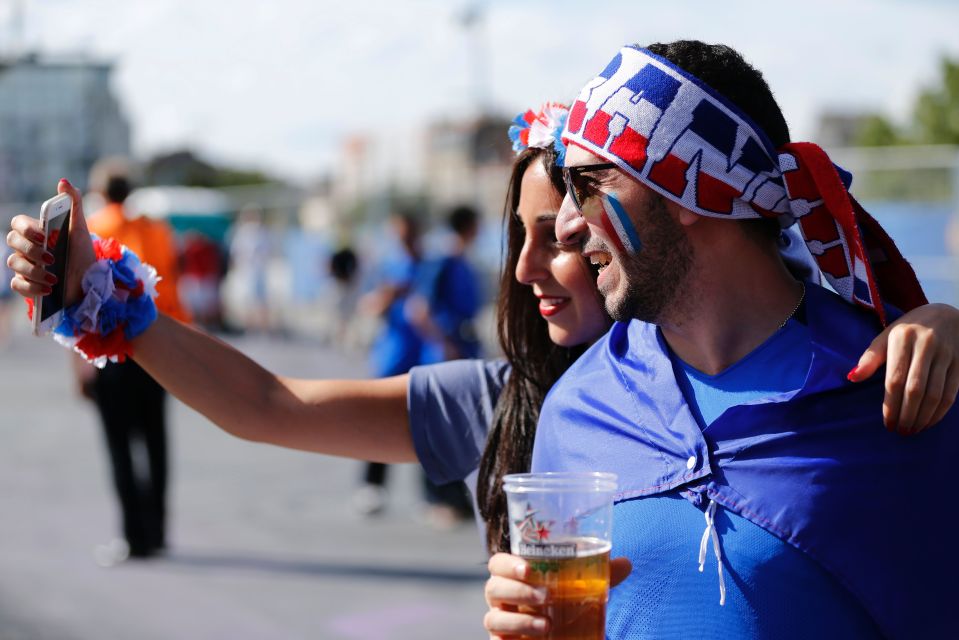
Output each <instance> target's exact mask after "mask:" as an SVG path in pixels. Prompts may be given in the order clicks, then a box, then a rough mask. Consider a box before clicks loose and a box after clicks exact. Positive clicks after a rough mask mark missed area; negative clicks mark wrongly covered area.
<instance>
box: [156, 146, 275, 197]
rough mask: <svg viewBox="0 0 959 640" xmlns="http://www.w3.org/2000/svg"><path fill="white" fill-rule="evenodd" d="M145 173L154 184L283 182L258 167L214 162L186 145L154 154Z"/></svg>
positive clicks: (189, 184)
mask: <svg viewBox="0 0 959 640" xmlns="http://www.w3.org/2000/svg"><path fill="white" fill-rule="evenodd" d="M144 173H145V178H146V182H147V184H153V185H181V186H186V187H213V188H217V187H236V186H246V185H262V184H282V181H281V180H279V179H277V178H274V177H272V176H270V175H267V174H265V173H263V172H261V171H256V170H248V169H238V168H235V167H225V166H215V165H213V164H211V163H210V162H207V161H206V160H203V159H201V158H199V157H198V156H197V155H196V154H194V153H193V152H192V151H189V150H185V149H184V150H180V151H174V152H171V153H166V154H162V155H158V156H156V157H154V158H153V159H152V160H150V161H149V162H148V163H147V165H146V167H145V170H144Z"/></svg>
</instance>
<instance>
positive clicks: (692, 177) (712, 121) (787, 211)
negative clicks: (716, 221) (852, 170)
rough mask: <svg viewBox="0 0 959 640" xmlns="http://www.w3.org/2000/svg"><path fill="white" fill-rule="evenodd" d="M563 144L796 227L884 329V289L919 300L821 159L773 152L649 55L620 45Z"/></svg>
mask: <svg viewBox="0 0 959 640" xmlns="http://www.w3.org/2000/svg"><path fill="white" fill-rule="evenodd" d="M562 139H563V142H565V143H566V144H573V145H576V146H579V147H581V148H583V149H585V150H587V151H589V152H591V153H593V154H595V155H597V156H599V157H601V158H604V159H606V160H608V161H609V162H612V163H615V164H616V165H617V166H618V167H619V168H620V169H622V170H623V171H624V172H626V173H627V174H628V175H630V176H632V177H633V178H635V179H636V180H638V181H639V182H641V183H642V184H643V185H645V186H647V187H649V188H650V189H653V190H654V191H656V192H658V193H660V194H661V195H663V196H664V197H666V198H669V199H670V200H673V201H674V202H676V203H678V204H679V205H680V206H682V207H684V208H686V209H689V210H690V211H693V212H694V213H698V214H700V215H704V216H710V217H715V218H726V219H744V218H763V217H768V218H776V219H778V220H779V221H780V223H781V224H782V226H783V227H787V226H790V225H791V224H793V223H794V222H798V223H799V226H800V229H801V231H802V236H803V239H804V241H805V243H806V246H807V247H808V249H809V251H810V252H811V253H812V254H813V256H814V257H815V259H816V262H817V264H818V265H819V268H820V270H821V271H822V273H823V275H824V276H825V277H826V279H827V280H828V281H829V284H830V285H831V286H832V287H833V289H835V290H836V292H838V293H839V294H840V295H842V296H843V297H844V298H846V299H847V300H849V301H851V302H854V303H856V304H859V305H861V306H864V307H866V308H869V309H871V310H873V311H874V312H875V313H877V314H878V315H879V318H880V320H881V321H882V322H883V323H885V321H886V320H885V311H884V309H883V306H882V299H881V298H880V290H881V291H882V296H883V298H885V299H886V300H887V301H888V302H890V303H892V304H894V305H896V306H897V307H899V308H900V309H902V310H903V311H906V310H909V309H912V308H914V307H916V306H919V305H921V304H925V303H926V298H925V295H924V294H923V292H922V288H921V287H920V286H919V282H918V280H917V279H916V276H915V273H914V272H913V270H912V267H910V266H909V264H908V263H907V262H906V261H905V260H904V259H903V257H902V255H901V254H900V253H899V250H898V249H897V248H896V246H895V244H894V243H893V242H892V240H891V239H890V238H889V236H888V235H887V234H886V233H885V232H884V231H883V229H882V228H881V227H880V226H879V224H878V223H877V222H876V221H875V220H874V219H873V218H872V217H871V216H870V215H869V214H868V213H866V211H865V210H864V209H863V208H862V206H860V205H859V203H858V202H856V200H855V199H854V198H853V197H852V196H851V195H850V194H849V191H848V187H849V184H850V181H851V176H850V175H849V174H848V173H847V172H845V171H842V170H841V169H839V168H838V167H836V166H835V165H834V164H833V163H832V162H831V161H830V160H829V157H828V156H827V155H826V152H825V151H823V150H822V149H821V148H820V147H819V146H818V145H815V144H812V143H790V144H786V145H783V146H782V147H780V148H779V149H775V148H774V147H773V145H772V143H771V142H770V141H769V138H768V137H767V136H766V134H765V133H764V132H763V131H762V129H760V128H759V127H758V126H757V125H756V124H755V123H753V122H752V120H751V119H750V118H749V117H748V116H746V115H745V114H744V113H742V112H741V111H740V110H739V109H738V108H737V107H736V106H735V105H733V104H732V103H730V102H729V101H728V100H726V99H725V98H724V97H723V96H721V95H720V94H719V93H717V92H716V91H714V90H713V89H711V88H710V87H709V86H708V85H706V84H705V83H704V82H703V81H701V80H699V79H698V78H696V77H695V76H692V75H691V74H689V73H688V72H686V71H684V70H682V69H680V68H678V67H676V66H675V65H673V64H672V63H671V62H669V61H668V60H665V59H664V58H661V57H659V56H657V55H655V54H653V53H651V52H650V51H647V50H646V49H642V48H639V47H634V46H627V47H623V48H622V49H621V50H620V51H619V53H617V54H616V57H614V58H613V60H612V61H611V62H610V63H609V64H608V65H607V66H606V68H605V69H604V70H603V71H602V73H600V74H599V75H598V76H597V77H596V78H595V79H593V80H592V81H590V82H589V83H588V84H587V85H586V86H585V87H584V88H583V90H582V91H581V92H580V94H579V97H578V98H577V99H576V101H575V102H574V103H573V106H572V108H571V109H570V114H569V117H568V119H567V121H566V128H565V130H564V131H563V134H562Z"/></svg>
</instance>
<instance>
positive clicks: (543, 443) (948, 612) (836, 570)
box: [532, 284, 959, 638]
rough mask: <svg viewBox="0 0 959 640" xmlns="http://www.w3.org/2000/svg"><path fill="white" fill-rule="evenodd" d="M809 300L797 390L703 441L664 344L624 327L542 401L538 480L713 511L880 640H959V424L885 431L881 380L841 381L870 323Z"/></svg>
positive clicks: (955, 420)
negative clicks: (763, 541)
mask: <svg viewBox="0 0 959 640" xmlns="http://www.w3.org/2000/svg"><path fill="white" fill-rule="evenodd" d="M806 286H807V294H806V318H807V322H808V324H809V330H810V338H811V342H812V361H811V364H810V369H809V373H808V375H807V377H806V381H805V383H804V385H803V387H802V389H800V390H799V391H798V392H793V393H790V394H785V395H780V396H776V397H771V398H765V399H763V400H760V401H757V402H754V403H750V404H747V405H740V406H736V407H732V408H731V409H729V410H727V411H726V412H725V413H724V414H722V415H721V416H720V417H719V418H717V419H716V421H715V422H713V423H712V424H710V425H709V427H707V428H706V429H700V427H699V425H698V423H697V422H696V420H695V418H694V417H693V415H692V413H691V412H690V409H689V407H688V406H687V404H686V401H685V399H684V397H683V394H682V391H681V390H680V388H679V386H678V385H677V383H676V377H675V374H674V371H673V365H672V361H671V359H670V357H669V352H668V348H667V346H666V344H665V343H664V341H663V338H662V335H661V333H660V332H659V331H658V330H657V329H656V327H655V326H653V325H650V324H647V323H643V322H638V321H632V322H628V323H617V324H615V325H614V326H613V328H612V330H611V331H610V333H609V334H607V335H606V336H605V337H604V338H603V339H602V340H600V341H599V342H598V343H597V344H595V345H593V347H592V348H590V350H589V351H587V352H586V353H585V354H584V355H583V356H582V357H581V358H580V359H579V360H577V362H576V363H575V364H574V365H573V366H572V367H571V368H570V369H569V370H568V371H567V373H566V374H565V375H564V376H563V377H562V378H561V379H560V380H559V382H557V384H556V385H555V386H554V387H553V389H552V391H550V393H549V395H548V396H547V398H546V402H545V404H544V405H543V409H542V412H541V414H540V421H539V426H538V429H537V433H536V443H535V447H534V450H533V462H532V469H533V471H553V470H589V471H610V472H613V473H616V474H617V475H618V476H619V492H620V493H619V495H618V496H617V500H624V499H628V498H634V497H637V496H646V495H655V494H657V493H663V492H665V491H668V490H671V489H675V488H683V489H687V490H688V491H686V492H685V494H684V495H686V496H687V497H689V498H690V499H692V500H693V501H694V502H701V501H702V500H703V497H704V496H705V497H706V498H709V499H713V500H715V501H716V502H717V503H719V504H720V505H722V506H723V507H725V508H726V509H730V510H732V511H734V512H736V513H738V514H739V515H741V516H743V517H744V518H746V519H748V520H750V521H751V522H753V523H755V524H756V525H758V526H760V527H763V528H764V529H766V530H767V531H769V532H770V533H772V534H774V535H776V536H777V537H779V538H780V539H782V540H783V541H785V542H786V543H788V544H790V545H793V546H794V547H796V548H797V549H799V550H800V551H803V552H804V553H806V554H807V555H808V556H810V557H811V558H813V559H814V560H815V561H817V562H819V563H820V565H822V566H823V567H824V568H825V569H826V570H827V571H828V572H829V573H831V574H832V575H833V576H834V577H835V578H836V579H837V580H838V581H839V582H840V583H841V584H842V585H844V586H845V587H846V588H847V589H848V590H849V591H850V592H851V593H852V594H853V595H854V596H855V597H856V598H857V599H858V600H859V601H860V602H861V603H862V605H863V607H864V608H865V609H866V611H868V613H869V614H870V615H871V616H872V617H873V619H874V620H875V621H876V624H877V625H878V626H879V628H880V629H881V630H882V632H883V633H884V634H885V635H888V636H890V637H898V638H918V637H928V638H933V637H936V638H940V637H953V636H955V635H956V624H955V623H953V622H952V609H951V607H952V606H954V603H953V601H954V600H955V595H954V594H955V593H956V592H957V590H956V586H955V585H956V581H957V580H959V553H957V552H956V551H955V549H954V548H953V547H954V546H955V544H954V543H953V541H952V538H953V537H954V535H955V533H956V532H959V526H957V525H959V512H957V511H956V509H955V507H954V506H953V505H952V504H951V501H950V500H951V498H952V487H951V483H950V482H949V481H950V479H951V477H950V476H951V466H950V462H949V461H950V460H952V459H953V458H956V454H957V453H959V410H957V408H955V407H954V408H953V409H952V410H951V411H950V412H949V413H948V414H947V416H946V418H945V419H944V420H943V421H942V422H941V423H940V424H939V425H938V426H936V427H935V428H933V429H930V430H928V431H926V432H924V433H923V434H922V435H919V436H915V437H911V438H903V437H901V436H899V435H896V434H893V433H889V432H887V431H886V430H885V428H884V427H883V422H882V400H883V373H882V372H881V371H880V372H879V373H877V374H876V375H875V376H873V377H872V378H871V379H870V380H869V381H867V382H863V383H858V384H852V383H849V382H848V381H847V380H846V374H847V372H848V371H849V370H850V369H852V367H854V366H855V365H856V363H857V361H858V359H859V356H860V354H861V353H862V352H863V350H865V348H866V347H867V346H868V345H869V343H870V342H871V341H872V339H873V338H874V337H875V335H876V333H877V329H878V326H877V324H876V320H875V316H873V315H872V314H869V313H867V312H865V311H862V310H860V309H857V308H854V307H853V306H851V305H849V304H847V303H846V302H844V301H843V300H842V299H840V298H839V297H838V296H836V295H835V294H833V293H831V292H828V291H826V290H825V289H823V288H821V287H818V286H815V285H811V284H807V285H806ZM614 531H615V529H614Z"/></svg>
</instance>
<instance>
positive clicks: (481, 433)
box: [407, 360, 510, 484]
mask: <svg viewBox="0 0 959 640" xmlns="http://www.w3.org/2000/svg"><path fill="white" fill-rule="evenodd" d="M509 370H510V367H509V365H508V364H507V363H506V362H505V361H504V360H453V361H451V362H442V363H439V364H433V365H427V366H422V367H413V368H412V369H411V370H410V382H409V389H408V392H407V393H408V395H407V408H408V410H409V416H410V432H411V434H412V436H413V446H414V447H415V449H416V456H417V457H418V458H419V461H420V464H421V465H422V466H423V469H424V470H425V471H426V475H427V476H428V477H429V479H430V480H432V481H433V482H434V483H436V484H446V483H449V482H454V481H457V480H463V479H464V478H466V476H468V475H469V474H470V473H471V472H472V471H475V470H476V468H477V467H478V466H479V462H480V457H481V456H482V455H483V448H484V447H485V446H486V435H487V433H488V432H489V428H490V424H491V423H492V421H493V409H494V407H495V406H496V401H497V399H498V398H499V394H500V391H501V390H502V389H503V385H504V384H505V383H506V377H507V376H508V375H509Z"/></svg>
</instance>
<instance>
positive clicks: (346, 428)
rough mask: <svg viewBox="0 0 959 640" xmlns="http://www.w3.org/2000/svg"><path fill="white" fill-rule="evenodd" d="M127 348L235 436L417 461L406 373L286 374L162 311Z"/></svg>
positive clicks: (342, 453) (348, 454) (366, 456)
mask: <svg viewBox="0 0 959 640" xmlns="http://www.w3.org/2000/svg"><path fill="white" fill-rule="evenodd" d="M133 348H134V357H133V359H134V360H135V361H136V362H137V364H139V365H140V366H141V367H143V368H144V369H145V370H146V371H147V372H148V373H149V374H150V375H151V376H153V378H154V379H156V381H157V382H159V383H160V384H161V385H162V386H163V387H164V388H166V389H167V390H168V391H169V392H170V393H172V394H173V395H174V396H176V397H177V398H179V399H180V400H181V401H183V402H184V403H185V404H187V405H189V406H190V407H192V408H193V409H195V410H197V411H198V412H200V413H202V414H203V415H204V416H206V417H207V418H209V419H210V421H211V422H213V423H215V424H216V425H218V426H219V427H220V428H222V429H223V430H224V431H227V432H229V433H231V434H233V435H235V436H237V437H240V438H244V439H246V440H253V441H256V442H268V443H270V444H275V445H279V446H281V447H288V448H291V449H302V450H306V451H315V452H318V453H326V454H329V455H334V456H343V457H349V458H360V459H363V460H374V461H377V462H416V453H415V451H414V449H413V440H412V437H411V436H410V430H409V416H408V413H407V408H406V391H407V384H408V381H409V376H406V375H402V376H395V377H392V378H382V379H378V380H301V379H295V378H285V377H283V376H278V375H275V374H273V373H271V372H269V371H267V370H266V369H264V368H263V367H261V366H260V365H258V364H257V363H256V362H254V361H253V360H251V359H250V358H248V357H247V356H245V355H243V354H242V353H240V352H239V351H237V350H236V349H234V348H233V347H231V346H229V345H227V344H226V343H224V342H222V341H220V340H218V339H216V338H214V337H212V336H209V335H207V334H205V333H203V332H202V331H200V330H198V329H195V328H193V327H190V326H188V325H185V324H183V323H181V322H179V321H177V320H174V319H172V318H170V317H168V316H163V315H161V316H160V317H159V318H158V319H157V321H156V322H155V323H153V325H151V326H150V328H149V329H147V331H146V332H145V333H144V334H143V335H141V336H139V337H138V338H136V339H134V341H133Z"/></svg>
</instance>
